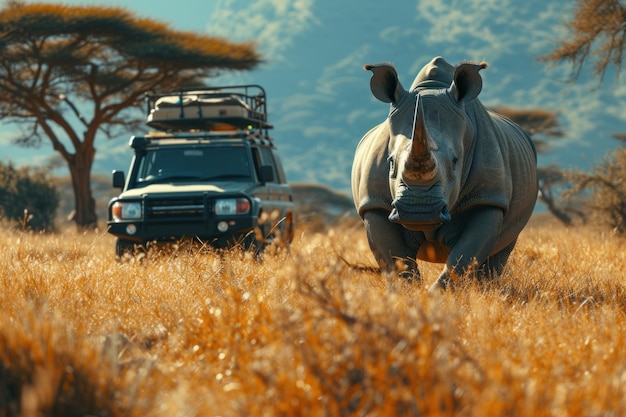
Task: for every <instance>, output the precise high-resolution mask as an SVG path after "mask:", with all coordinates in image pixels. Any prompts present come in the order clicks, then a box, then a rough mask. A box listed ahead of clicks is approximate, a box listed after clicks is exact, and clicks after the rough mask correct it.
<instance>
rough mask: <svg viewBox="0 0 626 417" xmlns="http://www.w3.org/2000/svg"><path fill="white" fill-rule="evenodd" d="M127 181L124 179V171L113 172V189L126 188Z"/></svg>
mask: <svg viewBox="0 0 626 417" xmlns="http://www.w3.org/2000/svg"><path fill="white" fill-rule="evenodd" d="M125 183H126V179H125V178H124V171H115V170H114V171H113V188H120V189H122V188H124V184H125Z"/></svg>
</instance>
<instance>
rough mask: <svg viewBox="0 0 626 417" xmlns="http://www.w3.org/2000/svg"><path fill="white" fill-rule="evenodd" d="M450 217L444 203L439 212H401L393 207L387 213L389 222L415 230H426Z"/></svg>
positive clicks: (447, 220)
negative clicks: (389, 212)
mask: <svg viewBox="0 0 626 417" xmlns="http://www.w3.org/2000/svg"><path fill="white" fill-rule="evenodd" d="M451 219H452V217H451V216H450V212H449V211H448V207H447V206H445V205H444V206H443V207H442V209H441V211H439V212H430V213H419V212H403V211H400V210H398V209H397V208H394V209H393V210H392V211H391V214H389V221H390V222H392V223H398V224H401V225H402V226H404V228H405V229H408V230H411V231H416V232H427V231H429V230H433V229H436V228H437V227H439V226H441V225H442V224H444V223H447V222H449V221H450V220H451Z"/></svg>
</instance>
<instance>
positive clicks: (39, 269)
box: [0, 222, 626, 416]
mask: <svg viewBox="0 0 626 417" xmlns="http://www.w3.org/2000/svg"><path fill="white" fill-rule="evenodd" d="M296 235H297V236H296V241H295V242H294V243H293V245H292V247H291V250H290V251H289V252H287V251H285V250H275V248H274V249H272V248H270V250H269V251H268V253H266V255H265V259H264V261H263V262H257V261H255V260H254V259H253V258H252V257H251V256H250V255H249V254H245V253H240V252H238V251H231V252H228V253H223V254H218V253H215V252H213V251H210V250H206V249H203V248H192V249H188V250H186V251H180V252H177V253H175V254H160V253H157V252H156V251H155V252H151V253H148V255H147V256H144V257H142V258H141V259H139V258H137V259H133V260H130V261H127V262H120V263H118V262H115V261H114V255H113V252H114V251H113V239H112V238H111V237H110V236H108V235H106V234H86V235H77V234H75V233H71V232H66V233H63V234H59V235H52V236H42V235H35V234H28V233H19V232H14V233H5V234H4V235H3V237H2V238H0V251H1V253H2V254H3V258H4V259H3V262H2V263H1V264H0V416H14V415H23V416H47V415H63V416H79V415H93V416H242V415H245V416H274V415H285V416H288V415H329V416H330V415H332V416H335V415H371V416H390V415H415V416H417V415H420V416H426V415H455V416H570V415H571V416H583V415H584V416H609V415H615V416H617V415H624V414H626V348H624V346H626V320H625V312H626V242H625V241H624V240H623V239H620V238H618V237H615V236H612V235H611V234H609V233H604V234H602V233H601V232H599V231H597V230H593V229H590V228H577V229H565V228H563V227H560V226H558V225H557V224H553V223H551V222H541V223H540V222H535V223H534V224H531V225H530V226H529V227H528V228H527V229H526V230H525V231H524V232H523V234H522V236H521V237H520V240H519V244H518V247H517V248H516V250H515V251H514V252H513V255H512V257H511V260H510V263H509V265H508V267H507V268H506V270H505V272H504V274H503V276H502V277H500V278H498V279H497V280H495V281H494V282H490V283H482V284H480V283H476V282H472V281H467V280H465V281H462V282H461V283H460V284H459V286H458V287H457V288H456V289H455V290H454V291H451V292H447V293H444V294H442V295H441V296H439V297H429V296H428V294H427V291H426V289H427V288H428V285H429V284H430V283H431V282H432V281H433V280H434V279H435V278H436V277H437V275H438V273H439V270H440V266H439V265H430V264H420V266H421V268H422V271H423V275H424V277H425V278H424V281H425V282H424V283H423V284H422V285H419V284H413V285H410V284H405V283H402V282H400V281H399V280H398V279H397V278H396V277H393V276H381V275H379V274H376V273H374V272H371V271H368V270H367V269H366V268H359V267H355V266H359V265H363V266H371V265H373V262H374V261H373V257H372V256H371V254H370V252H369V248H368V246H367V242H366V239H365V236H364V232H363V230H362V228H361V227H360V225H354V224H349V225H346V226H343V227H337V228H334V229H332V230H329V231H324V232H320V231H318V230H316V229H311V228H309V229H307V228H300V229H299V230H298V231H297V234H296Z"/></svg>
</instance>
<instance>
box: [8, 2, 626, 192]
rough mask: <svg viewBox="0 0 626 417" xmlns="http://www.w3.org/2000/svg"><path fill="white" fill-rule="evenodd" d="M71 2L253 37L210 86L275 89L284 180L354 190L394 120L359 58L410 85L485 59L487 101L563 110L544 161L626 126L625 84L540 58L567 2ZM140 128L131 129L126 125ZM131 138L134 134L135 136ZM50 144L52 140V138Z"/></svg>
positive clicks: (121, 162) (577, 161) (576, 159)
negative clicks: (249, 61)
mask: <svg viewBox="0 0 626 417" xmlns="http://www.w3.org/2000/svg"><path fill="white" fill-rule="evenodd" d="M65 3H67V4H100V5H101V4H107V5H112V6H116V5H119V6H123V7H125V8H127V9H129V10H131V11H134V12H136V13H137V15H138V16H141V17H150V18H153V19H156V20H160V21H163V22H165V23H169V24H170V25H171V26H172V27H173V28H175V29H180V30H190V31H196V32H201V33H207V34H210V35H216V36H223V37H225V38H228V39H231V40H234V41H248V40H254V41H255V42H256V43H257V48H258V50H259V51H260V52H261V53H262V54H263V56H264V58H265V60H266V63H265V64H263V65H261V66H260V67H259V68H258V69H256V70H254V71H251V72H245V73H227V74H224V75H222V76H221V77H219V78H218V79H215V80H211V81H210V82H209V83H210V84H213V85H218V84H220V83H224V84H229V83H238V84H239V83H258V84H261V85H263V86H264V87H265V89H266V90H267V93H268V110H269V117H270V120H271V121H272V123H273V124H274V126H275V129H274V132H273V133H274V137H275V140H276V143H277V145H278V147H279V150H280V152H281V155H282V156H283V158H282V159H283V162H284V164H285V166H286V170H287V175H288V177H289V179H290V180H292V181H295V182H319V183H322V184H325V185H328V186H330V187H332V188H334V189H337V190H340V191H344V192H349V191H350V178H349V177H350V169H351V164H352V155H353V154H354V148H355V147H356V144H357V143H358V141H359V140H360V138H361V137H362V135H363V134H364V133H365V132H366V131H367V130H369V128H371V127H373V126H374V125H375V124H377V123H380V122H381V121H383V120H384V118H385V117H386V114H387V112H388V107H387V106H386V105H384V104H383V103H380V102H378V101H376V100H375V99H374V98H373V97H372V96H371V93H370V90H369V73H367V72H366V71H363V69H362V67H363V64H366V63H377V62H381V61H389V62H392V63H394V64H395V65H396V68H397V69H398V73H399V75H400V78H401V81H402V83H403V84H404V85H405V87H408V86H410V84H411V82H412V80H413V78H414V77H415V75H416V74H417V72H418V71H419V70H420V68H421V67H422V66H423V65H425V64H426V63H427V62H428V61H429V60H430V59H431V58H432V57H434V56H437V55H441V56H444V57H445V58H446V59H447V60H448V61H449V62H451V63H459V62H461V61H463V60H477V61H481V60H485V61H487V62H488V63H489V68H488V69H486V70H485V71H483V72H481V74H482V75H483V79H484V87H483V92H482V93H481V96H480V98H481V100H482V101H483V103H485V104H486V105H488V106H491V107H494V106H500V105H506V106H510V107H516V108H543V109H547V110H553V111H558V112H560V115H561V116H560V121H561V124H562V126H563V128H564V129H565V131H566V135H567V137H566V138H565V139H563V140H560V141H558V142H555V143H554V147H555V149H554V150H553V151H552V152H550V153H548V154H545V155H541V156H540V163H541V164H542V165H548V164H551V163H558V164H560V165H561V166H564V167H570V166H574V167H582V169H586V168H588V167H589V166H590V165H591V164H592V163H594V162H596V161H597V160H598V159H599V158H601V157H602V156H603V155H604V154H605V153H606V151H607V150H608V149H611V148H614V147H615V146H616V144H617V142H616V141H615V140H613V139H611V138H610V134H611V133H615V132H624V131H626V128H624V127H623V126H624V123H625V122H626V114H625V112H624V110H623V109H624V108H626V106H625V104H626V87H625V86H623V85H622V84H621V83H620V82H619V81H617V82H616V81H615V80H614V79H613V78H611V77H610V76H609V77H608V78H607V79H606V80H605V84H604V85H603V86H602V87H601V88H598V81H597V80H596V79H595V78H592V77H587V78H583V79H581V80H580V81H579V82H578V83H577V84H576V85H567V84H565V83H563V82H562V80H563V79H564V78H565V76H566V75H567V72H568V68H567V67H564V66H560V67H556V68H548V67H546V66H545V65H544V64H541V63H539V62H538V60H537V57H538V56H539V55H541V54H544V53H546V52H548V51H549V50H550V49H551V48H552V47H553V46H554V45H555V42H556V41H557V40H558V39H559V38H563V37H564V36H565V35H566V32H565V31H564V28H563V26H562V23H563V22H565V21H566V20H567V19H569V18H570V13H571V10H572V7H573V4H574V2H572V1H571V0H553V1H549V2H545V1H544V0H526V1H524V2H519V1H516V0H441V1H430V0H427V1H417V0H394V1H390V2H385V1H380V0H343V1H334V0H293V1H289V0H256V1H254V2H251V1H248V0H214V1H210V0H209V1H207V0H205V1H197V0H173V1H169V2H161V1H158V2H157V1H154V0H152V1H148V0H134V1H119V0H118V1H116V0H110V1H107V2H103V1H99V0H80V1H79V0H75V1H74V0H72V1H65ZM130 133H132V132H130ZM129 136H130V134H129ZM127 139H128V136H126V137H123V138H120V139H119V140H118V139H116V140H112V141H107V140H102V141H100V143H96V147H97V149H98V153H97V157H96V166H95V168H94V170H95V171H96V172H102V173H106V172H110V171H111V170H112V169H126V168H127V165H128V161H129V159H130V149H129V148H128V145H127V143H128V140H127ZM48 147H49V145H48ZM0 152H1V155H2V160H6V159H9V158H10V159H12V160H13V161H14V162H16V163H18V164H19V163H24V162H25V161H26V162H28V163H33V161H35V163H45V160H46V158H48V157H49V156H50V155H52V154H53V153H52V151H50V150H49V149H47V148H46V145H44V146H43V147H42V148H41V149H36V150H33V149H29V150H19V149H17V148H15V147H14V146H10V144H9V143H8V139H7V138H6V137H3V138H0Z"/></svg>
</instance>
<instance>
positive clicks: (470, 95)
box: [449, 62, 487, 102]
mask: <svg viewBox="0 0 626 417" xmlns="http://www.w3.org/2000/svg"><path fill="white" fill-rule="evenodd" d="M483 68H487V63H486V62H481V63H480V64H471V63H464V64H461V65H459V66H458V67H456V69H455V70H454V80H453V81H452V84H451V85H450V89H449V91H450V93H451V94H452V96H453V97H454V98H456V100H457V101H458V102H462V101H469V100H473V99H475V98H476V97H478V94H480V91H481V90H482V88H483V79H482V77H481V76H480V74H479V73H478V72H479V71H480V70H481V69H483Z"/></svg>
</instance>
